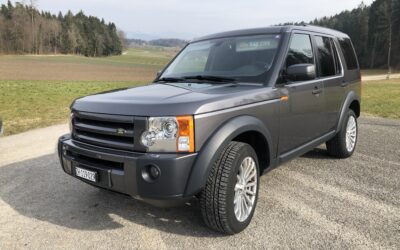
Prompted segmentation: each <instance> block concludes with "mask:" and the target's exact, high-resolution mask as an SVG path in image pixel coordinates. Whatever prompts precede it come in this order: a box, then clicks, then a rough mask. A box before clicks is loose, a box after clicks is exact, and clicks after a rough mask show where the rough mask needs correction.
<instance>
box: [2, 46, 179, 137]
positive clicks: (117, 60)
mask: <svg viewBox="0 0 400 250" xmlns="http://www.w3.org/2000/svg"><path fill="white" fill-rule="evenodd" d="M176 53H177V49H168V48H156V47H152V48H146V49H130V50H128V51H127V52H125V53H124V54H123V55H121V56H112V57H105V58H87V57H82V56H63V55H60V56H29V55H7V56H0V118H1V119H3V122H4V126H5V135H11V134H16V133H20V132H23V131H26V130H29V129H32V128H38V127H44V126H48V125H52V124H58V123H64V122H66V121H67V119H68V116H69V105H70V104H71V102H72V101H73V100H74V99H75V98H77V97H80V96H85V95H88V94H92V93H97V92H101V91H105V90H110V89H115V88H123V87H129V86H138V85H142V84H145V83H148V82H150V81H152V80H153V79H154V77H155V75H156V73H157V71H159V70H160V69H162V68H163V67H164V65H165V64H167V63H168V62H169V61H170V60H171V58H172V57H173V56H174V55H175V54H176Z"/></svg>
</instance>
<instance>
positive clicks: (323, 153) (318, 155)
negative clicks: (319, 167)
mask: <svg viewBox="0 0 400 250" xmlns="http://www.w3.org/2000/svg"><path fill="white" fill-rule="evenodd" d="M300 157H301V158H309V159H323V160H335V158H333V157H332V156H330V155H329V154H328V151H327V150H326V149H325V148H322V146H321V147H318V148H314V149H313V150H311V151H309V152H307V153H305V154H304V155H302V156H300Z"/></svg>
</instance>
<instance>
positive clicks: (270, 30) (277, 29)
mask: <svg viewBox="0 0 400 250" xmlns="http://www.w3.org/2000/svg"><path fill="white" fill-rule="evenodd" d="M293 30H298V31H307V32H315V33H321V34H326V35H331V36H336V37H341V38H348V37H349V36H348V35H346V34H345V33H342V32H340V31H337V30H333V29H329V28H324V27H320V26H314V25H283V26H270V27H265V28H254V29H242V30H233V31H226V32H221V33H216V34H212V35H207V36H203V37H199V38H195V39H193V40H192V41H191V42H198V41H203V40H210V39H216V38H224V37H235V36H246V35H263V34H280V33H288V32H292V31H293Z"/></svg>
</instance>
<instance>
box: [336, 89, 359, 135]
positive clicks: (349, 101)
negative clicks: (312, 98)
mask: <svg viewBox="0 0 400 250" xmlns="http://www.w3.org/2000/svg"><path fill="white" fill-rule="evenodd" d="M360 106H361V105H360V98H359V96H358V95H357V94H356V93H355V92H354V91H351V92H349V93H348V94H347V96H346V99H345V100H344V102H343V104H342V108H341V111H340V116H339V121H338V123H337V127H336V132H338V131H340V129H341V127H342V125H343V122H344V119H345V118H346V114H347V111H348V110H349V109H351V110H353V111H354V113H356V115H357V117H359V116H360V114H361V109H360Z"/></svg>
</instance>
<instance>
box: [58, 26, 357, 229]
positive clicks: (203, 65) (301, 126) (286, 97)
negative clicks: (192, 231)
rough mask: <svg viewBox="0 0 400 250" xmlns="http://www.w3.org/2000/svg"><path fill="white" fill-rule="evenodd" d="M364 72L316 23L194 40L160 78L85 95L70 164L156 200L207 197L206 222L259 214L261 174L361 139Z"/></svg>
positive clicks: (77, 110)
mask: <svg viewBox="0 0 400 250" xmlns="http://www.w3.org/2000/svg"><path fill="white" fill-rule="evenodd" d="M360 96H361V80H360V70H359V65H358V61H357V58H356V55H355V52H354V49H353V45H352V43H351V40H350V38H349V37H348V36H347V35H346V34H343V33H341V32H338V31H334V30H330V29H326V28H321V27H315V26H281V27H269V28H258V29H249V30H239V31H231V32H225V33H219V34H214V35H210V36H206V37H201V38H198V39H195V40H193V41H191V42H190V43H189V44H188V45H187V46H186V47H185V48H183V49H182V50H181V52H180V53H178V55H177V56H176V57H175V58H174V59H173V60H172V61H171V62H170V63H169V64H168V65H167V66H166V67H165V68H164V69H163V70H162V71H161V72H160V73H159V74H158V75H157V77H156V79H155V80H154V82H153V83H151V84H149V85H146V86H142V87H136V88H126V89H119V90H115V91H110V92H104V93H99V94H95V95H90V96H86V97H83V98H79V99H77V100H75V101H74V102H73V104H72V105H71V133H70V134H68V135H64V136H62V137H61V138H60V139H59V144H58V150H59V157H60V161H61V165H62V168H63V170H64V171H65V172H66V173H67V174H69V175H71V176H74V177H76V178H78V179H80V180H82V181H84V182H86V183H88V184H91V185H93V186H97V187H101V188H105V189H108V190H112V191H116V192H120V193H124V194H127V195H130V196H132V197H134V198H136V199H140V200H142V201H144V202H147V203H151V204H154V205H157V206H170V205H178V204H182V203H185V202H187V201H188V200H190V199H193V197H197V198H198V199H199V204H200V206H201V213H202V216H203V218H204V221H205V223H206V224H207V225H208V226H209V227H211V228H212V229H214V230H217V231H220V232H223V233H226V234H235V233H238V232H240V231H242V230H243V229H245V228H246V227H247V226H248V224H249V223H250V221H251V219H252V217H253V214H254V211H255V208H256V205H257V199H258V191H259V186H260V175H261V174H262V173H263V172H265V170H267V169H271V168H274V167H276V166H278V165H279V164H282V163H283V162H285V161H288V160H290V159H292V158H294V157H296V156H300V155H302V154H304V153H306V152H307V151H310V150H312V149H313V148H315V147H317V146H319V145H320V144H322V143H326V148H327V151H328V153H329V154H330V155H332V156H333V157H337V158H346V157H349V156H351V155H352V154H353V152H354V150H355V148H356V144H357V135H358V131H357V118H358V117H359V116H360Z"/></svg>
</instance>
